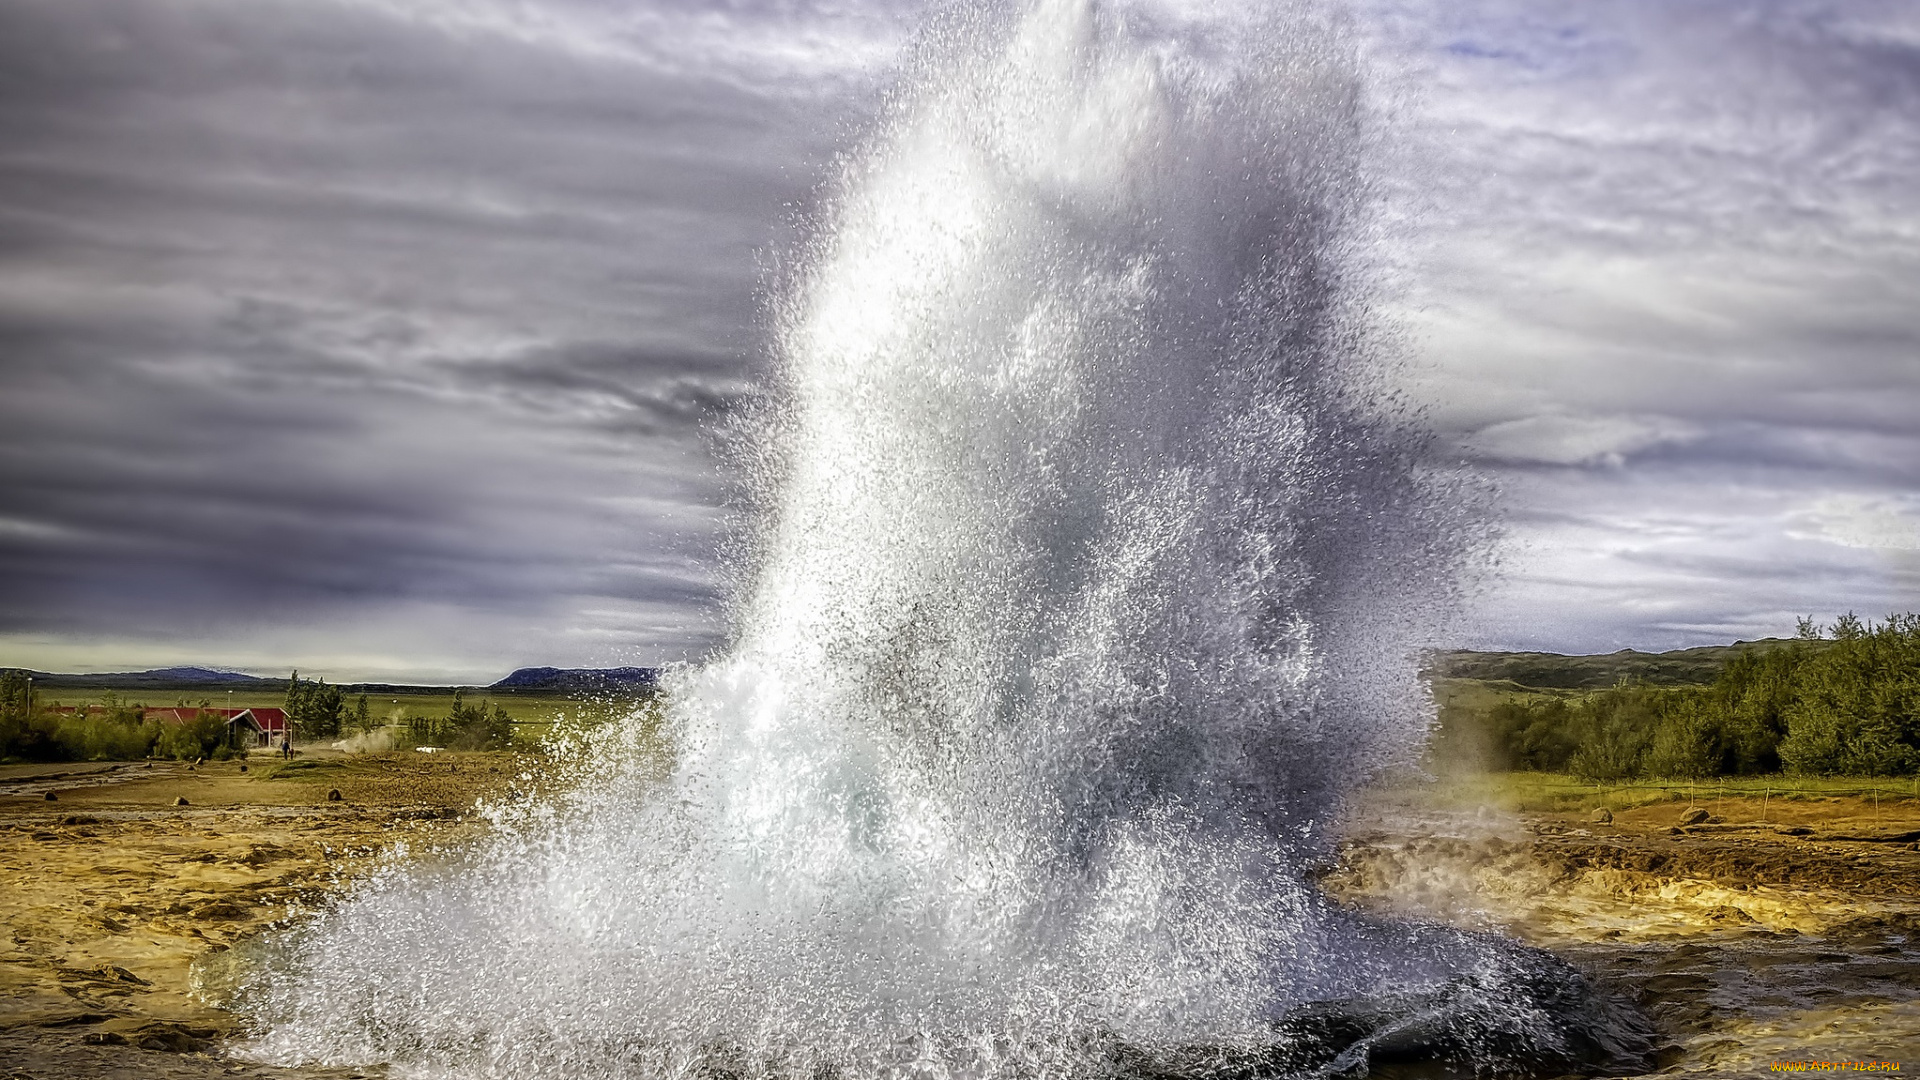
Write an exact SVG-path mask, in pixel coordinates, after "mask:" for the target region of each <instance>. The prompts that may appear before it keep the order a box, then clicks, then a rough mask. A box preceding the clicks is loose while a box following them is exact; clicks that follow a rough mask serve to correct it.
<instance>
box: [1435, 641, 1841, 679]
mask: <svg viewBox="0 0 1920 1080" xmlns="http://www.w3.org/2000/svg"><path fill="white" fill-rule="evenodd" d="M1792 644H1795V641H1794V640H1793V639H1788V638H1762V639H1761V640H1759V641H1736V642H1734V643H1733V644H1731V645H1705V646H1701V647H1699V648H1694V649H1675V650H1674V651H1672V652H1663V653H1644V652H1638V651H1636V650H1633V649H1621V650H1620V651H1619V652H1611V653H1599V654H1596V655H1592V656H1562V655H1560V654H1559V653H1539V652H1514V653H1502V652H1464V651H1463V652H1443V653H1438V654H1436V655H1435V656H1434V661H1433V666H1432V670H1433V673H1434V674H1436V675H1440V676H1443V677H1446V678H1454V679H1479V680H1481V681H1484V682H1495V681H1506V682H1513V683H1518V684H1520V685H1521V686H1527V687H1538V688H1541V689H1552V690H1604V689H1606V688H1607V687H1609V686H1613V685H1614V684H1616V683H1618V682H1619V681H1620V680H1622V679H1634V680H1636V681H1639V682H1644V683H1648V684H1651V685H1654V686H1704V685H1706V684H1708V683H1711V682H1713V681H1714V680H1715V679H1717V678H1719V677H1720V669H1722V668H1724V667H1726V665H1727V661H1729V660H1731V659H1733V658H1734V657H1735V656H1737V655H1739V654H1740V653H1742V652H1744V651H1746V650H1749V649H1756V650H1761V651H1768V650H1772V649H1783V648H1786V647H1787V646H1789V645H1792ZM1799 644H1803V645H1809V646H1812V647H1814V648H1819V647H1821V646H1822V644H1823V643H1822V642H1819V641H1812V642H1800V643H1799Z"/></svg>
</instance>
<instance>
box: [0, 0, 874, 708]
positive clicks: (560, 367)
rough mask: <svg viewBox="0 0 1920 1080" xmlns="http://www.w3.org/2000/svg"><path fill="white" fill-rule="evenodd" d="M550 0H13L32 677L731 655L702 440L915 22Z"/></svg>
mask: <svg viewBox="0 0 1920 1080" xmlns="http://www.w3.org/2000/svg"><path fill="white" fill-rule="evenodd" d="M530 11H531V9H528V8H526V7H525V6H523V5H487V4H471V5H469V4H461V5H433V4H404V5H403V4H383V3H319V4H306V3H302V4H294V3H279V2H271V0H269V2H265V3H252V2H247V3H241V2H232V3H226V2H215V3H184V2H170V0H160V2H157V3H154V2H149V3H131V2H126V3H111V2H110V3H104V4H94V5H84V6H76V5H71V4H64V3H55V2H33V0H28V2H24V3H20V4H13V5H8V6H7V7H6V8H4V9H0V364H4V377H5V382H6V385H7V388H8V391H7V393H6V394H5V395H4V398H3V399H0V429H3V430H4V431H5V435H4V437H0V490H3V491H4V494H5V501H6V504H7V510H6V511H5V512H4V513H0V587H3V588H4V591H5V592H6V594H7V595H8V597H9V601H8V604H7V605H6V607H5V609H4V611H0V649H4V650H5V651H7V652H8V653H9V654H10V655H9V656H8V657H7V662H17V663H39V664H40V665H41V666H56V667H57V666H63V665H62V663H61V660H62V658H68V659H71V660H73V662H75V663H82V664H85V663H100V664H106V665H107V666H118V665H119V664H121V663H142V662H148V661H159V660H173V659H186V658H191V657H200V658H204V659H211V660H216V661H218V660H228V661H229V662H243V661H245V662H254V663H266V664H273V665H282V664H285V663H289V662H303V663H306V664H308V666H314V665H318V666H319V667H321V668H323V669H324V668H325V667H326V666H327V665H328V664H329V663H331V664H333V665H334V666H335V667H338V668H341V669H342V673H347V674H350V673H352V672H353V671H381V672H384V673H387V674H390V675H393V674H398V675H403V676H404V675H407V674H408V673H410V672H411V673H420V674H429V675H439V676H442V677H458V678H479V677H489V676H491V675H495V674H498V672H499V671H500V670H502V669H503V668H504V667H505V666H510V665H511V664H514V663H521V662H554V663H609V662H642V663H646V662H656V661H661V660H670V659H677V658H681V657H685V656H690V655H697V654H698V653H699V652H701V651H702V650H703V649H705V648H706V647H708V646H710V645H711V643H712V642H713V641H714V640H715V639H716V637H717V635H718V634H719V633H720V627H719V626H718V624H717V621H716V617H715V610H714V602H715V599H716V594H715V585H714V577H713V568H712V566H711V565H710V564H709V559H710V555H709V552H710V551H711V550H712V548H713V546H714V543H715V538H716V530H717V529H718V528H719V512H718V511H717V509H716V505H717V501H718V491H719V488H718V482H717V478H716V477H715V476H714V474H713V467H712V464H711V463H710V462H709V461H708V460H707V459H706V456H705V454H704V453H703V451H702V437H701V435H700V432H699V428H700V426H701V425H702V424H703V423H705V422H706V421H708V420H709V419H710V418H712V417H713V416H715V415H716V414H719V413H723V412H725V411H727V410H729V409H731V408H733V407H735V406H736V405H737V404H738V403H739V402H740V401H741V400H743V399H744V398H745V397H746V396H748V395H750V394H751V392H752V389H751V387H752V380H751V376H752V367H753V363H754V357H755V356H756V354H757V353H758V351H759V349H760V345H761V343H760V340H759V338H758V336H757V332H756V330H755V329H754V327H755V314H756V312H757V311H758V310H759V307H760V304H761V300H760V299H759V297H758V290H759V289H761V288H762V285H763V281H764V277H765V270H764V266H763V259H762V256H761V252H763V251H765V250H768V249H769V248H770V247H772V246H777V245H778V244H780V243H781V242H783V238H784V237H785V236H787V235H789V234H788V233H786V232H783V230H787V229H790V227H791V226H790V225H789V223H790V222H791V221H792V220H793V219H794V215H795V213H796V212H797V210H798V209H799V208H801V207H804V205H805V203H806V202H807V200H809V199H810V198H811V197H812V191H813V189H814V187H815V186H816V185H817V184H818V183H819V182H820V180H821V178H822V176H823V175H824V170H825V168H826V167H827V165H828V164H829V162H830V160H831V156H832V154H833V153H834V152H835V150H836V148H837V147H838V146H839V145H840V144H841V142H842V141H843V140H844V139H845V137H846V132H847V129H848V127H849V125H850V123H851V120H852V118H853V117H855V116H857V115H860V114H861V113H862V112H864V109H865V106H864V96H866V95H870V94H871V93H872V92H873V88H874V84H873V81H872V78H871V73H869V72H866V71H864V70H863V69H862V68H861V67H860V66H859V63H860V61H859V55H860V49H858V48H856V49H853V50H852V53H853V54H854V55H853V56H852V57H851V58H850V56H849V53H848V50H847V49H844V48H836V47H835V45H836V43H839V44H840V45H846V44H847V43H848V42H853V43H855V44H858V43H862V42H865V43H866V45H865V46H864V48H865V51H866V53H872V51H873V49H874V48H875V47H876V46H875V45H873V44H872V43H873V42H874V41H878V40H880V39H882V38H884V36H885V35H886V34H888V33H891V32H893V31H892V30H891V29H890V27H891V23H890V22H889V21H888V20H886V19H881V18H877V17H874V16H871V15H858V17H844V18H835V17H831V16H829V15H827V14H823V13H821V12H819V11H813V10H809V9H807V8H804V7H798V8H783V9H773V10H765V9H756V8H753V7H750V6H745V5H741V6H736V7H733V8H720V9H716V8H713V7H711V6H705V5H690V6H685V7H681V8H674V7H671V6H653V7H648V8H631V7H629V6H626V5H593V4H569V5H554V6H552V7H551V8H550V9H548V10H546V11H545V12H543V13H542V17H541V18H539V19H536V20H532V21H528V20H527V19H525V18H524V16H525V15H527V14H528V13H529V12H530ZM857 14H858V13H856V15H857ZM796 20H799V21H809V22H810V30H809V32H808V34H805V35H800V36H798V37H794V38H793V39H792V40H793V42H796V43H798V44H799V45H801V46H805V47H780V48H776V46H780V43H781V42H782V41H783V40H785V38H783V36H782V35H783V34H785V33H786V31H785V30H783V29H782V28H783V27H790V25H791V24H793V23H795V21H796ZM803 39H804V40H803ZM776 54H777V55H776ZM461 624H465V626H466V630H462V629H461V628H460V627H461ZM482 626H485V627H487V629H486V630H485V631H484V632H482V631H479V630H478V629H477V628H479V627H482ZM302 628H305V629H302ZM409 628H411V629H409ZM468 631H471V632H468ZM275 639H277V640H279V641H280V644H279V645H271V644H270V641H271V640H275ZM263 643H268V644H263ZM275 649H280V650H281V651H280V652H278V653H276V652H275ZM383 649H384V650H389V651H386V652H383V651H382V650H383Z"/></svg>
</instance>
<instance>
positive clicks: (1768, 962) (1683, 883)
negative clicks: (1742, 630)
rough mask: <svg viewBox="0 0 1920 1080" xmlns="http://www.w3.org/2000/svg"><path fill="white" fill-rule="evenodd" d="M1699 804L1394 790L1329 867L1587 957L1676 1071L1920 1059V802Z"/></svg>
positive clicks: (1477, 923)
mask: <svg viewBox="0 0 1920 1080" xmlns="http://www.w3.org/2000/svg"><path fill="white" fill-rule="evenodd" d="M1690 809H1691V808H1690V807H1688V806H1687V805H1686V804H1685V803H1678V804H1673V803H1669V804H1660V805H1655V806H1650V807H1641V808H1637V809H1634V810H1628V811H1623V812H1617V813H1616V814H1615V815H1614V818H1613V820H1612V821H1611V822H1599V821H1595V820H1593V818H1592V816H1591V811H1586V812H1580V813H1562V814H1540V815H1534V816H1532V817H1529V818H1518V817H1510V816H1502V815H1498V814H1487V813H1481V812H1470V813H1463V812H1461V811H1459V810H1457V809H1456V810H1452V811H1446V810H1438V809H1435V808H1433V807H1430V806H1423V805H1421V803H1420V800H1419V797H1418V796H1417V795H1406V794H1402V795H1400V796H1397V797H1396V796H1391V795H1381V796H1378V797H1376V798H1375V799H1374V800H1373V801H1372V802H1371V803H1370V804H1369V805H1368V806H1367V807H1366V808H1365V809H1364V811H1363V812H1362V814H1361V815H1360V816H1359V817H1358V820H1357V821H1356V822H1355V826H1354V828H1353V830H1352V832H1351V834H1350V836H1351V838H1350V840H1349V842H1348V844H1347V846H1346V848H1345V850H1344V851H1343V853H1342V858H1341V860H1340V862H1339V864H1338V865H1336V866H1335V867H1333V868H1332V869H1331V870H1330V872H1329V873H1328V874H1327V875H1326V878H1325V883H1326V885H1327V887H1328V888H1329V890H1330V891H1332V892H1333V893H1334V894H1335V895H1337V896H1340V897H1343V898H1345V899H1347V900H1349V901H1351V902H1353V903H1355V904H1357V905H1359V906H1362V907H1366V908H1369V909H1373V910H1379V911H1385V912H1391V913H1394V914H1398V915H1402V916H1412V917H1416V918H1431V919H1437V920H1440V921H1445V922H1449V923H1453V924H1455V925H1463V926H1469V927H1474V928H1479V929H1486V930H1491V931H1495V932H1500V933H1505V934H1510V935H1513V936H1517V937H1519V938H1521V939H1523V940H1526V941H1529V942H1531V943H1533V944H1537V945H1540V946H1542V947H1545V948H1549V949H1551V950H1553V951H1554V952H1556V953H1558V954H1559V955H1561V956H1563V957H1566V958H1568V959H1570V960H1572V961H1573V962H1574V963H1575V964H1576V965H1578V966H1580V967H1581V968H1582V969H1583V970H1585V971H1586V972H1587V974H1588V975H1589V977H1590V978H1591V979H1592V980H1593V981H1594V982H1595V983H1596V984H1598V985H1599V986H1601V987H1603V988H1604V989H1606V990H1607V991H1609V992H1611V993H1613V994H1614V995H1615V996H1617V997H1619V998H1622V999H1625V1000H1627V1001H1630V1002H1632V1003H1633V1004H1634V1005H1635V1006H1637V1008H1638V1009H1639V1010H1640V1011H1641V1012H1642V1013H1643V1014H1644V1015H1645V1016H1646V1017H1648V1019H1649V1020H1650V1021H1652V1023H1653V1025H1654V1027H1655V1028H1656V1030H1657V1032H1658V1035H1659V1042H1660V1052H1659V1055H1658V1057H1657V1059H1656V1061H1655V1063H1654V1066H1655V1069H1656V1071H1658V1072H1660V1073H1662V1074H1669V1075H1694V1076H1728V1075H1735V1076H1752V1075H1756V1074H1759V1073H1764V1072H1767V1071H1768V1070H1769V1068H1770V1065H1771V1063H1772V1062H1773V1061H1776V1060H1780V1061H1904V1062H1905V1063H1906V1071H1911V1069H1912V1068H1913V1067H1914V1066H1915V1064H1920V888H1916V885H1915V883H1916V881H1920V846H1917V845H1916V843H1915V841H1917V840H1920V807H1916V806H1915V804H1914V803H1913V802H1912V801H1910V800H1902V801H1901V802H1900V803H1898V804H1893V805H1888V804H1885V803H1883V804H1881V805H1879V806H1876V805H1874V804H1873V802H1872V800H1866V799H1854V798H1835V799H1823V800H1818V801H1808V802H1803V803H1789V804H1786V805H1785V806H1783V805H1782V804H1781V803H1780V802H1779V801H1770V803H1769V804H1768V805H1766V806H1765V807H1764V808H1763V807H1762V805H1761V803H1760V801H1759V800H1754V801H1753V803H1752V805H1748V804H1747V803H1746V801H1744V800H1726V801H1725V802H1722V803H1719V804H1716V805H1714V806H1712V807H1711V809H1710V812H1709V814H1708V815H1707V817H1706V820H1704V821H1701V822H1698V823H1695V824H1690V825H1683V824H1682V822H1683V821H1684V820H1686V814H1687V812H1688V811H1689V810H1690ZM1763 813H1764V814H1765V815H1766V818H1767V820H1764V821H1763V820H1762V819H1761V815H1762V814H1763Z"/></svg>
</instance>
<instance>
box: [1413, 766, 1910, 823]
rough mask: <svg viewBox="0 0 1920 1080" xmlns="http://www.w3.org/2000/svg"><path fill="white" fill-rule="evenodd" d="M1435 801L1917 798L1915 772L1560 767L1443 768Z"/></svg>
mask: <svg viewBox="0 0 1920 1080" xmlns="http://www.w3.org/2000/svg"><path fill="white" fill-rule="evenodd" d="M1429 797H1430V799H1431V801H1432V802H1433V803H1435V804H1436V805H1443V806H1475V805H1481V804H1490V805H1494V806H1499V807H1502V808H1504V809H1508V810H1513V811H1516V812H1520V813H1529V814H1539V813H1570V812H1581V811H1588V810H1595V809H1599V808H1602V807H1604V808H1606V809H1608V810H1615V811H1618V810H1631V809H1633V808H1635V807H1639V806H1652V805H1657V804H1661V803H1709V802H1715V801H1718V800H1721V799H1753V800H1761V799H1764V800H1768V801H1775V802H1784V803H1806V802H1820V801H1824V800H1829V799H1845V798H1857V799H1867V800H1874V801H1878V802H1879V803H1881V804H1883V805H1885V806H1886V807H1888V808H1889V809H1892V808H1896V807H1911V806H1913V805H1914V804H1916V803H1920V778H1913V779H1903V778H1900V777H1824V776H1823V777H1812V776H1729V777H1717V778H1710V779H1705V780H1699V781H1696V782H1688V781H1684V780H1681V781H1639V782H1621V783H1595V782H1592V781H1587V780H1581V779H1579V778H1578V777H1574V776H1570V775H1568V774H1566V773H1546V772H1490V773H1472V772H1460V773H1447V774H1443V775H1442V776H1441V777H1440V779H1439V780H1438V781H1437V782H1436V783H1435V784H1434V785H1433V786H1432V788H1431V789H1430V795H1429Z"/></svg>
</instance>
